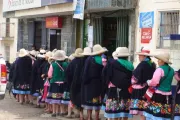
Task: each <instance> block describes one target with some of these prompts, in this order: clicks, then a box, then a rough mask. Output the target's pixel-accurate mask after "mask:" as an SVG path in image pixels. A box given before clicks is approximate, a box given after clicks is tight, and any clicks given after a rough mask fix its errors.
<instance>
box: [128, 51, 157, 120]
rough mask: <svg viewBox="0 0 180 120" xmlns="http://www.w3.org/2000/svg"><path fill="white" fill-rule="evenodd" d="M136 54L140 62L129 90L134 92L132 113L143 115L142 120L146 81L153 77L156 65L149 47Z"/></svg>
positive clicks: (143, 118) (142, 119)
mask: <svg viewBox="0 0 180 120" xmlns="http://www.w3.org/2000/svg"><path fill="white" fill-rule="evenodd" d="M136 54H137V55H139V61H140V63H139V65H138V66H137V67H136V69H135V70H134V71H133V76H132V79H131V83H132V86H131V87H129V92H131V93H132V95H131V107H130V113H131V114H133V115H141V120H145V117H144V116H143V112H144V110H145V107H144V103H145V99H144V97H143V96H144V94H145V92H146V90H147V84H146V82H147V80H149V79H151V78H152V76H153V73H154V71H155V69H156V67H155V64H154V63H153V62H152V60H151V58H150V56H152V55H151V54H150V51H149V49H148V48H143V49H142V50H141V52H138V53H136Z"/></svg>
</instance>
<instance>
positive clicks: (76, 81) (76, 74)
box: [68, 47, 91, 120]
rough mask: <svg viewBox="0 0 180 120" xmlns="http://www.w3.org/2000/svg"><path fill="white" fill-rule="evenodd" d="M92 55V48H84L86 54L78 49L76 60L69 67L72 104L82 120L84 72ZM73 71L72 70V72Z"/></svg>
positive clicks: (75, 54) (75, 55)
mask: <svg viewBox="0 0 180 120" xmlns="http://www.w3.org/2000/svg"><path fill="white" fill-rule="evenodd" d="M90 54H91V48H89V47H86V48H84V52H83V50H82V49H81V48H78V49H76V51H75V53H74V54H73V56H74V57H75V59H74V60H73V61H72V62H71V64H70V66H69V72H70V73H69V74H68V76H69V77H70V80H68V81H69V82H70V81H71V80H72V81H71V89H70V96H71V102H72V104H73V105H74V107H75V108H76V109H77V110H78V111H79V112H80V120H83V119H84V117H83V108H82V107H81V105H82V95H83V93H82V92H83V88H82V72H83V69H84V64H85V61H86V59H87V57H88V56H89V55H90ZM70 69H71V70H70Z"/></svg>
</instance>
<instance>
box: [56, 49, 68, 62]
mask: <svg viewBox="0 0 180 120" xmlns="http://www.w3.org/2000/svg"><path fill="white" fill-rule="evenodd" d="M53 59H54V60H59V61H63V60H65V59H66V57H65V55H64V54H63V53H62V52H61V51H60V50H57V51H56V52H55V53H54V55H53Z"/></svg>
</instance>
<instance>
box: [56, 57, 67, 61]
mask: <svg viewBox="0 0 180 120" xmlns="http://www.w3.org/2000/svg"><path fill="white" fill-rule="evenodd" d="M53 59H54V60H58V61H64V60H66V58H65V57H62V58H53Z"/></svg>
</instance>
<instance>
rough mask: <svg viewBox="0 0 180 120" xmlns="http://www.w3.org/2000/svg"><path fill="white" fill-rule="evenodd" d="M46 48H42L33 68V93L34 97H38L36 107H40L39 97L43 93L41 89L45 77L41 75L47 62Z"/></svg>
mask: <svg viewBox="0 0 180 120" xmlns="http://www.w3.org/2000/svg"><path fill="white" fill-rule="evenodd" d="M45 54H46V51H45V50H41V51H40V53H39V55H37V60H36V61H35V63H34V64H33V69H32V77H31V94H32V95H33V96H34V97H37V98H38V99H37V104H36V107H40V104H39V99H40V95H41V90H42V89H43V84H44V81H43V78H42V77H41V75H42V70H43V64H44V62H46V60H45Z"/></svg>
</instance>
